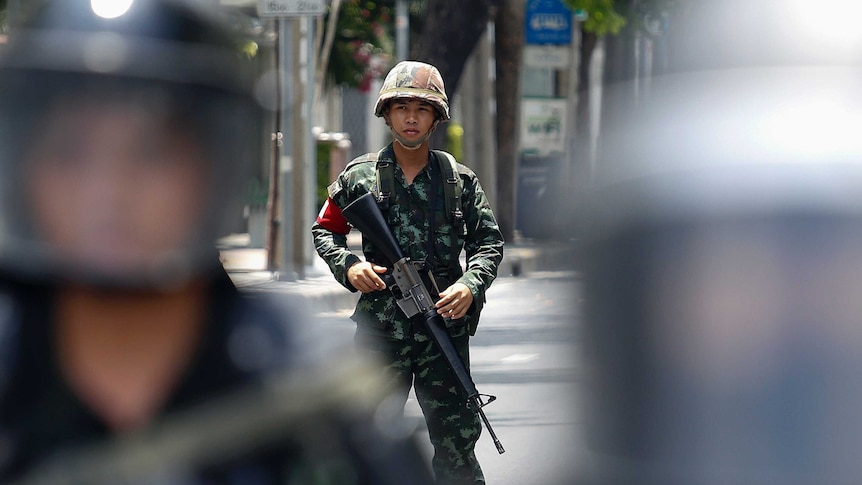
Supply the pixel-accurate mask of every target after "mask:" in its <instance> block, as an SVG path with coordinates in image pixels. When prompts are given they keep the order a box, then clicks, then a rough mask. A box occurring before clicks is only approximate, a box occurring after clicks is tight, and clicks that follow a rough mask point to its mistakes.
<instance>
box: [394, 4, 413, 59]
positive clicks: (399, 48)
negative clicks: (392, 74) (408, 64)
mask: <svg viewBox="0 0 862 485" xmlns="http://www.w3.org/2000/svg"><path fill="white" fill-rule="evenodd" d="M409 46H410V16H409V15H408V12H407V0H396V2H395V56H396V57H397V58H398V60H399V61H403V60H405V59H407V56H408V55H409V50H408V48H409Z"/></svg>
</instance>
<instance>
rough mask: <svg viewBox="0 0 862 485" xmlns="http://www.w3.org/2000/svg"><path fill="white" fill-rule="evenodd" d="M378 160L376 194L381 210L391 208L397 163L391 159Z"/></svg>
mask: <svg viewBox="0 0 862 485" xmlns="http://www.w3.org/2000/svg"><path fill="white" fill-rule="evenodd" d="M375 159H376V160H377V181H376V184H375V186H376V189H377V192H376V193H375V196H376V197H377V205H378V206H380V210H383V211H386V210H389V201H390V200H391V198H392V189H393V188H394V185H395V165H394V164H393V163H392V161H390V160H380V159H379V158H375Z"/></svg>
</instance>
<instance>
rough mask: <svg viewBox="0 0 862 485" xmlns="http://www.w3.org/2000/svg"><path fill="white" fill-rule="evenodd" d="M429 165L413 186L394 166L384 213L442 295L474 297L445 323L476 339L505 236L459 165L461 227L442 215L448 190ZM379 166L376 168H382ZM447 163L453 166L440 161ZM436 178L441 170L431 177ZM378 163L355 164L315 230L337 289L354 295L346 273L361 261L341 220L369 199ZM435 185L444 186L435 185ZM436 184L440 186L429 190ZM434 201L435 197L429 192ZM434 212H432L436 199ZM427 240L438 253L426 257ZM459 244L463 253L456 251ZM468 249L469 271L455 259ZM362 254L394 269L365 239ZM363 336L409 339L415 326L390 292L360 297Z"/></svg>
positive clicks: (389, 154)
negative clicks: (454, 292)
mask: <svg viewBox="0 0 862 485" xmlns="http://www.w3.org/2000/svg"><path fill="white" fill-rule="evenodd" d="M430 159H431V163H429V164H428V165H427V166H426V167H425V168H424V169H423V170H422V171H421V172H420V173H419V174H418V175H417V176H416V178H415V179H414V180H413V183H412V184H410V185H408V184H407V182H406V179H405V178H404V173H403V172H402V171H401V168H400V167H398V165H397V164H395V165H394V166H395V174H394V177H395V180H394V183H393V187H392V194H391V200H390V204H389V208H388V210H384V214H385V216H386V218H387V222H388V224H389V227H390V229H391V230H392V233H393V234H394V235H395V239H396V240H397V241H398V244H399V245H400V246H401V250H402V251H403V252H404V254H405V255H406V256H408V257H409V258H410V259H411V260H412V261H420V262H421V261H424V262H426V263H427V264H429V265H430V266H431V267H432V268H433V273H434V275H435V279H436V280H437V283H438V286H439V288H440V290H441V291H442V290H444V289H445V288H447V287H448V286H449V285H451V284H453V283H455V282H459V283H463V284H465V285H466V286H467V287H468V288H469V289H470V291H471V292H472V293H473V306H472V307H471V308H470V311H469V312H468V313H467V315H466V316H465V317H464V318H461V319H458V320H449V319H447V320H446V325H447V327H448V328H449V331H450V332H451V333H452V334H453V336H454V335H459V334H462V333H463V332H464V331H469V332H470V334H471V335H472V334H474V333H475V332H476V326H477V325H478V318H479V312H480V311H481V308H482V305H483V304H484V301H485V291H486V290H487V289H488V287H489V286H490V285H491V282H492V281H494V278H496V276H497V268H498V266H499V265H500V262H501V261H502V259H503V235H502V234H501V233H500V229H499V227H498V226H497V221H496V219H495V218H494V213H493V212H492V211H491V207H490V205H489V204H488V199H487V198H486V197H485V192H484V191H483V190H482V187H481V185H480V184H479V180H478V178H477V177H476V174H475V173H473V171H472V170H470V169H469V168H467V167H466V166H464V165H462V164H460V163H459V164H458V165H457V168H458V176H459V177H460V178H461V181H462V183H463V189H462V192H461V210H462V211H463V221H464V223H463V224H461V225H460V227H459V225H458V224H453V220H452V218H451V217H450V214H447V213H446V210H445V208H444V190H443V182H442V176H441V175H440V173H439V172H440V166H439V165H438V164H437V163H436V161H435V160H434V159H435V157H434V156H433V155H432V156H431V157H430ZM379 161H390V162H392V163H394V162H395V153H394V151H393V149H392V145H391V144H390V145H389V146H387V147H386V148H384V149H383V150H382V151H381V152H380V157H379ZM379 161H378V162H377V163H379ZM443 163H448V162H445V161H443ZM432 171H437V172H438V173H437V174H436V175H432ZM376 176H377V170H376V163H375V162H374V161H361V159H357V161H354V162H352V163H351V164H350V165H348V167H347V168H346V169H345V170H344V171H343V172H342V173H341V174H340V175H339V176H338V178H337V179H336V180H335V181H334V182H333V183H332V185H330V186H329V199H328V200H327V202H326V206H324V208H323V209H322V210H321V213H320V216H319V217H318V219H317V221H316V222H315V223H314V225H313V227H312V234H313V236H314V245H315V248H316V249H317V253H318V254H319V255H320V257H321V258H323V260H324V261H326V263H327V264H328V265H329V268H330V269H331V270H332V273H333V275H334V276H335V278H336V280H338V282H339V283H341V284H342V285H344V286H345V287H346V288H348V289H349V290H350V291H356V289H355V288H353V286H352V285H351V284H350V282H348V281H347V269H348V268H349V267H350V266H352V265H353V264H355V263H357V262H358V261H360V258H359V257H358V256H356V255H355V254H353V253H352V252H351V251H350V249H349V248H348V246H347V233H348V232H349V231H350V228H349V226H347V224H346V221H344V220H343V217H341V219H340V220H339V216H340V208H342V207H345V206H346V205H347V204H349V203H350V202H352V201H354V200H356V198H358V197H359V196H361V195H363V194H365V193H367V192H372V191H374V190H375V188H376V187H375V186H376ZM432 181H440V182H439V183H436V184H432ZM432 185H437V186H436V187H432ZM432 189H433V190H436V191H437V193H436V195H433V196H432V195H431V190H432ZM432 199H433V200H434V202H435V203H434V205H435V207H434V208H431V207H430V205H431V200H432ZM431 217H434V237H433V238H429V231H430V230H431ZM429 240H430V241H432V242H433V253H434V254H432V255H430V257H429V254H428V252H429V251H428V248H429V247H430V246H429ZM452 245H456V248H458V249H459V251H452ZM461 248H463V250H464V253H465V254H466V270H464V268H463V267H462V264H461V261H460V259H459V260H457V261H453V257H452V255H453V254H459V253H460V252H461V251H460V249H461ZM362 250H363V253H364V255H365V258H366V260H368V261H371V262H374V263H377V264H381V265H383V266H388V267H391V263H389V262H387V261H386V260H385V258H383V257H382V255H381V254H379V253H378V252H377V251H376V250H375V248H374V247H373V246H371V244H370V243H369V242H368V241H367V240H365V238H363V243H362ZM352 318H353V319H354V320H355V321H356V322H357V324H358V325H359V326H360V327H364V329H365V330H369V331H377V332H379V333H381V334H382V335H385V336H388V337H390V338H395V339H404V338H409V337H410V336H411V335H412V333H411V331H410V328H411V322H410V320H409V319H408V318H407V317H406V316H405V315H404V313H403V312H402V311H401V310H400V309H399V308H398V307H397V304H396V303H395V299H394V297H393V296H392V293H391V292H390V290H389V289H386V290H382V291H378V292H373V293H367V294H363V295H362V296H361V297H360V298H359V302H358V303H357V305H356V311H355V312H354V314H353V317H352Z"/></svg>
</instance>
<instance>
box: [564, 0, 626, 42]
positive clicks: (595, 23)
mask: <svg viewBox="0 0 862 485" xmlns="http://www.w3.org/2000/svg"><path fill="white" fill-rule="evenodd" d="M563 1H564V3H565V4H566V5H568V6H569V7H570V8H571V9H572V10H583V11H584V12H586V14H587V18H586V20H584V22H583V29H584V31H586V32H592V33H594V34H596V35H605V34H617V33H619V31H620V30H621V29H622V28H623V27H624V26H625V25H626V19H625V18H624V17H623V16H622V15H621V14H620V13H619V12H617V11H616V10H615V9H614V0H563Z"/></svg>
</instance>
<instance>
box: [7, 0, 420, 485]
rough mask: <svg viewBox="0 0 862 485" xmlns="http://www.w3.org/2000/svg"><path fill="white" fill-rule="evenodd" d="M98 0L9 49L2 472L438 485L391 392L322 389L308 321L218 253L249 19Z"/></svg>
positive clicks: (44, 7)
mask: <svg viewBox="0 0 862 485" xmlns="http://www.w3.org/2000/svg"><path fill="white" fill-rule="evenodd" d="M99 6H100V4H99V3H98V2H89V1H83V0H63V1H48V2H33V3H30V4H28V5H27V6H26V7H27V11H26V16H25V18H24V19H23V21H22V22H21V23H20V24H19V25H16V26H15V28H14V29H13V30H12V32H11V33H10V35H9V44H8V45H7V46H6V47H5V49H4V51H3V53H2V54H3V55H2V59H0V98H2V99H0V137H2V141H0V164H2V170H3V173H4V176H3V179H2V182H0V184H2V185H0V199H2V204H0V210H2V215H0V276H2V277H0V310H2V311H0V326H2V329H3V331H2V336H0V347H2V349H0V359H2V363H0V365H2V369H0V376H2V379H0V430H2V433H0V435H2V437H3V438H2V439H3V446H2V448H3V453H2V456H0V477H2V480H3V481H4V482H6V481H8V480H14V479H18V478H24V477H33V479H34V480H37V481H38V479H40V477H41V479H42V480H43V482H47V483H62V481H64V480H65V481H67V482H69V483H112V482H116V481H123V483H236V484H238V483H261V484H276V483H279V484H281V483H294V482H299V483H320V482H325V483H333V482H332V481H333V480H334V482H336V483H387V482H391V479H392V478H393V477H394V476H398V477H399V480H400V479H403V476H405V474H406V476H407V477H413V478H411V480H417V481H418V482H420V483H421V482H423V480H424V478H423V477H424V476H425V471H424V470H423V468H422V465H421V462H420V460H419V459H418V454H417V453H416V448H415V447H414V446H413V445H412V441H411V439H410V438H409V433H407V434H404V433H400V434H399V432H392V431H393V430H397V429H400V428H398V426H397V425H396V426H394V427H392V428H391V429H389V430H388V431H387V427H386V426H383V427H380V426H378V425H373V424H372V423H374V420H371V419H370V418H369V417H368V416H367V413H373V412H375V411H374V410H375V409H376V408H375V406H376V405H375V404H373V403H374V402H376V401H375V399H378V398H380V399H382V396H378V397H374V396H371V397H370V398H369V399H367V400H366V399H365V398H363V399H362V400H360V399H358V398H359V397H360V396H359V394H357V393H354V394H353V395H351V394H350V393H349V392H348V393H347V394H344V395H343V396H342V398H335V399H334V400H332V399H329V400H327V399H322V397H321V396H322V395H320V394H315V393H314V392H313V390H314V388H315V387H314V386H312V385H310V384H309V385H308V386H306V385H305V384H303V383H304V382H305V383H311V382H313V380H312V381H309V380H308V376H309V375H321V376H324V375H326V374H327V370H329V369H333V368H334V367H333V366H332V365H330V361H326V360H323V358H322V357H323V356H319V355H316V353H315V351H314V349H313V347H309V346H308V345H307V340H306V339H305V338H304V330H303V329H302V327H301V322H302V321H303V320H306V318H302V316H301V315H297V314H296V312H292V311H290V310H289V309H284V308H279V307H276V306H273V305H272V304H271V303H267V302H265V301H261V300H260V299H252V298H251V297H249V296H246V295H243V294H240V293H239V292H238V291H237V290H236V288H235V287H234V286H233V284H232V283H231V281H230V279H229V278H228V275H227V274H226V273H225V272H224V270H223V268H222V267H221V264H220V262H219V259H218V253H217V251H216V249H215V246H214V244H215V241H216V238H217V237H218V236H220V235H222V234H225V231H226V229H227V228H228V227H229V226H228V224H230V223H231V222H232V218H231V216H233V215H234V214H237V213H238V211H237V210H236V207H237V203H238V202H239V197H238V196H239V195H241V194H240V190H241V189H243V188H244V187H245V185H244V184H243V183H242V180H243V177H244V176H245V175H246V173H247V172H246V170H245V168H244V166H245V165H246V163H247V162H249V161H250V157H251V156H253V154H251V153H249V149H250V148H252V147H254V146H255V132H254V131H253V128H254V127H255V126H257V124H258V121H259V120H260V119H261V117H262V116H263V114H262V113H261V112H260V109H259V106H258V104H257V103H256V101H255V99H254V98H253V96H252V87H253V81H254V80H253V79H252V78H251V77H250V76H249V71H250V69H249V68H250V67H251V66H249V65H247V64H244V61H242V60H241V57H240V56H239V55H238V53H237V51H236V49H237V45H238V38H237V35H236V33H235V32H234V31H233V30H232V29H231V28H229V27H228V24H227V23H226V22H224V19H223V18H222V16H221V15H220V14H219V13H218V11H217V10H214V9H213V7H212V6H207V7H205V9H204V7H203V6H201V5H200V4H196V3H194V2H181V1H175V0H133V1H130V2H126V3H124V4H122V5H120V3H119V2H118V3H117V4H112V7H118V6H122V7H124V8H111V9H107V10H105V9H102V8H97V7H99ZM303 376H305V377H303ZM354 377H355V378H359V377H360V375H356V376H354ZM338 381H339V379H338V378H336V379H335V381H333V382H338ZM275 383H281V384H278V385H276V384H275ZM284 383H294V384H291V385H287V387H284V385H286V384H284ZM342 392H343V391H342ZM315 395H317V396H318V397H321V399H320V400H316V399H317V398H315V397H314V396H315ZM242 396H245V398H242ZM333 396H337V394H335V395H331V396H330V397H333ZM368 397H369V396H366V398H368ZM363 403H365V404H363ZM369 404H370V405H369ZM347 410H349V411H350V412H349V413H348V412H347ZM285 413H287V414H285ZM359 417H362V418H361V419H359ZM214 418H215V419H214ZM379 422H381V423H382V422H387V420H386V419H383V420H382V421H379ZM358 423H367V424H369V425H367V426H361V425H360V424H358ZM192 424H194V425H192ZM154 430H159V432H158V433H155V432H154ZM384 431H387V432H385V433H384ZM120 437H126V438H130V437H139V438H141V441H140V442H139V443H143V444H140V445H139V446H137V447H134V446H133V447H131V448H130V449H131V451H129V453H127V454H123V450H126V449H127V448H120V449H117V448H114V447H112V446H111V444H112V443H114V442H115V441H116V440H117V439H118V438H120ZM144 438H147V439H144ZM195 440H197V441H195ZM368 442H375V443H376V446H375V447H374V448H370V447H369V446H368ZM83 450H91V451H92V452H93V454H87V453H84V452H83ZM99 450H102V452H103V453H100V451H99ZM372 451H373V452H372ZM81 453H83V455H82V454H81ZM154 457H155V458H154ZM394 463H398V465H397V466H394V465H393V464H394ZM144 465H146V466H144ZM413 465H415V466H413ZM82 477H86V478H82ZM387 477H388V478H387Z"/></svg>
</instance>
